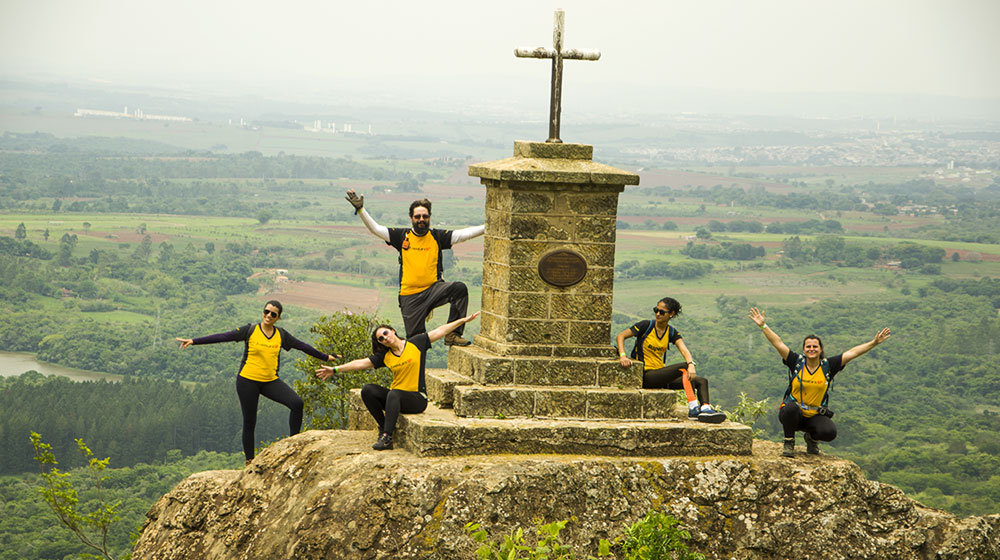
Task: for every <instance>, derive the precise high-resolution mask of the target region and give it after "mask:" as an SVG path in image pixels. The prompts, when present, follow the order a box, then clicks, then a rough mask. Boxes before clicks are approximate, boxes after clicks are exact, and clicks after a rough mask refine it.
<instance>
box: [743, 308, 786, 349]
mask: <svg viewBox="0 0 1000 560" xmlns="http://www.w3.org/2000/svg"><path fill="white" fill-rule="evenodd" d="M750 320H751V321H753V322H754V323H756V324H757V326H758V327H760V332H762V333H764V336H765V337H767V341H768V342H770V343H771V346H774V349H775V350H777V351H778V354H781V359H782V360H784V359H785V358H787V357H788V353H789V352H791V350H789V349H788V346H787V345H785V343H784V342H782V341H781V337H780V336H778V333H776V332H774V331H772V330H771V327H769V326H767V323H765V322H764V312H763V311H761V310H759V309H757V308H756V307H754V308H752V309H751V310H750Z"/></svg>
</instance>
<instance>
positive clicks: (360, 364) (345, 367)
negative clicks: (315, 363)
mask: <svg viewBox="0 0 1000 560" xmlns="http://www.w3.org/2000/svg"><path fill="white" fill-rule="evenodd" d="M374 365H375V364H373V363H372V360H371V358H360V359H357V360H354V361H352V362H347V363H346V364H342V365H339V366H320V367H319V368H318V369H317V370H316V377H318V378H320V379H322V380H323V381H326V380H327V379H330V376H331V375H333V374H335V373H340V372H342V371H358V370H361V369H369V368H371V367H373V366H374Z"/></svg>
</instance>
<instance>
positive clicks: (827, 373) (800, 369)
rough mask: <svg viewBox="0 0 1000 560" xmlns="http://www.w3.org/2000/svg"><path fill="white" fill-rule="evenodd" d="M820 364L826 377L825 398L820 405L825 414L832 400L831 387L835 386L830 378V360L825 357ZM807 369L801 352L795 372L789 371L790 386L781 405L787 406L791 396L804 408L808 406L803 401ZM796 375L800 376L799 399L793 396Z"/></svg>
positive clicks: (821, 412)
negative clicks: (804, 378)
mask: <svg viewBox="0 0 1000 560" xmlns="http://www.w3.org/2000/svg"><path fill="white" fill-rule="evenodd" d="M819 366H820V367H821V368H823V377H824V378H825V379H826V391H825V392H824V393H823V400H822V401H821V402H820V405H819V408H820V414H823V413H824V411H825V410H827V408H826V405H827V403H828V402H829V400H830V389H832V388H833V380H832V379H831V378H830V362H829V361H827V359H826V358H823V359H821V360H820V361H819ZM805 369H806V357H805V356H803V355H801V354H800V355H799V359H798V361H797V362H796V363H795V372H794V373H793V372H791V371H789V372H788V388H787V389H785V396H784V397H782V399H781V405H780V406H785V402H787V401H788V399H789V398H792V399H793V400H795V402H796V403H797V404H798V405H799V406H800V407H802V408H803V409H805V408H806V407H807V406H808V405H805V404H804V403H803V402H802V401H801V398H802V372H803V370H805ZM796 377H798V378H799V399H795V397H794V396H792V381H794V380H795V378H796ZM779 408H780V407H779ZM830 415H831V416H832V412H831V413H830Z"/></svg>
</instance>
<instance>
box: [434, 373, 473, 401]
mask: <svg viewBox="0 0 1000 560" xmlns="http://www.w3.org/2000/svg"><path fill="white" fill-rule="evenodd" d="M424 380H425V381H426V382H427V398H428V399H430V401H431V402H432V403H435V404H437V405H438V406H439V407H441V408H451V407H452V403H453V402H454V399H455V387H457V386H459V385H472V384H474V383H475V381H473V380H472V379H471V378H469V377H466V376H464V375H462V374H460V373H455V372H454V371H452V370H450V369H436V368H427V369H426V370H425V371H424Z"/></svg>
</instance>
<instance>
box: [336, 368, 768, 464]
mask: <svg viewBox="0 0 1000 560" xmlns="http://www.w3.org/2000/svg"><path fill="white" fill-rule="evenodd" d="M461 387H463V388H464V386H461ZM667 393H670V394H672V393H673V392H672V391H670V392H664V394H667ZM348 429H352V430H369V431H370V432H371V434H372V441H373V442H374V441H375V437H376V426H375V422H374V420H372V418H371V415H370V414H369V413H368V410H367V409H365V407H364V404H363V403H362V402H361V391H360V389H355V390H353V391H351V399H350V414H349V421H348ZM395 439H396V445H397V446H398V447H404V448H406V449H408V450H410V451H411V452H413V453H415V454H417V455H419V456H448V455H492V454H500V453H516V454H533V453H555V454H573V455H604V456H617V457H628V456H637V457H663V456H711V455H750V454H751V447H752V442H753V431H752V430H751V429H750V428H749V427H748V426H744V425H743V424H738V423H735V422H728V421H727V422H723V423H721V424H704V423H700V422H695V421H691V420H686V419H684V420H682V419H679V418H660V419H628V420H621V419H579V418H502V419H501V418H470V417H462V416H457V415H455V413H454V411H452V410H447V409H442V408H440V407H438V406H436V405H435V404H428V406H427V410H426V411H424V412H423V413H422V414H402V415H400V417H399V421H398V423H397V427H396V434H395Z"/></svg>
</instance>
